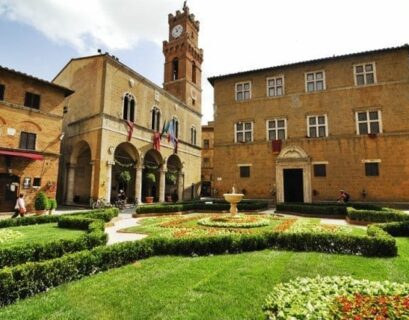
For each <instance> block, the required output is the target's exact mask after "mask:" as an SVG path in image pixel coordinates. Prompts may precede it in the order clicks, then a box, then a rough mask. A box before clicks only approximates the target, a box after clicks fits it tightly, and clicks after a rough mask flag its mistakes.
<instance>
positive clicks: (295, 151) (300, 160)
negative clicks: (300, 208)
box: [276, 146, 312, 202]
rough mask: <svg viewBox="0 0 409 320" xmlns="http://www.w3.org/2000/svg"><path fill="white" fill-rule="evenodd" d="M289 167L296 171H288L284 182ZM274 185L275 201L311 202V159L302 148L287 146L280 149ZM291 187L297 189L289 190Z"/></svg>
mask: <svg viewBox="0 0 409 320" xmlns="http://www.w3.org/2000/svg"><path fill="white" fill-rule="evenodd" d="M291 169H293V170H298V171H288V173H287V179H288V181H287V182H286V176H285V175H286V173H285V172H286V170H291ZM296 172H297V173H296ZM297 181H298V182H297ZM285 184H287V185H289V186H288V187H287V188H286V186H285ZM276 185H277V202H294V201H297V202H311V200H312V194H311V159H310V157H308V155H307V153H306V152H305V151H304V150H303V149H302V148H300V147H297V146H288V147H285V148H284V149H283V150H281V152H280V154H279V155H278V157H277V160H276ZM292 188H299V189H297V190H298V191H294V190H293V191H290V190H291V189H292ZM301 190H302V192H301ZM286 192H287V195H286ZM289 200H290V201H289Z"/></svg>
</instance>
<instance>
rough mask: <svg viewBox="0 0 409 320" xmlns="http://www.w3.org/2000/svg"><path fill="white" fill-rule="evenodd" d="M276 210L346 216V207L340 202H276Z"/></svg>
mask: <svg viewBox="0 0 409 320" xmlns="http://www.w3.org/2000/svg"><path fill="white" fill-rule="evenodd" d="M276 210H277V211H278V212H297V213H306V214H312V215H317V216H319V215H325V216H339V217H346V215H347V207H346V206H345V205H341V204H315V203H313V204H306V203H278V204H277V206H276Z"/></svg>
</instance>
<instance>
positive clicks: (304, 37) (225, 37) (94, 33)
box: [0, 0, 409, 119]
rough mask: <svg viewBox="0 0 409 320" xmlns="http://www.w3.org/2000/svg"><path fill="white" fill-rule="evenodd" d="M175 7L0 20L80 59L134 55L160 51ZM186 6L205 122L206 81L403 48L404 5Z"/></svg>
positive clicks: (118, 5) (97, 8) (56, 8)
mask: <svg viewBox="0 0 409 320" xmlns="http://www.w3.org/2000/svg"><path fill="white" fill-rule="evenodd" d="M182 4H183V3H182V1H181V0H149V1H143V0H70V1H62V0H35V1H31V0H30V1H27V0H0V15H3V16H7V17H8V18H9V19H13V20H16V21H19V22H22V23H25V24H28V25H30V26H33V27H34V28H36V29H37V30H39V31H40V32H42V33H43V34H45V35H46V36H47V37H48V38H50V39H51V40H53V41H55V42H58V43H68V44H70V45H71V46H72V47H74V48H76V50H77V51H78V52H79V53H80V54H88V53H90V52H92V53H94V52H95V48H98V47H104V48H107V49H108V50H118V49H135V48H136V47H137V44H138V41H140V40H150V41H154V42H155V43H156V44H157V45H158V47H157V50H161V42H162V40H165V38H166V37H167V15H168V13H172V12H175V11H176V10H177V9H181V7H182ZM188 6H189V7H190V8H191V12H193V13H195V15H196V17H197V18H198V19H199V20H200V22H201V31H200V45H201V47H202V48H203V49H204V56H205V62H204V65H203V88H204V91H203V112H204V114H205V119H210V118H211V115H212V103H213V102H212V100H213V97H212V95H213V92H212V88H211V86H210V85H209V84H208V83H207V80H206V78H207V77H208V76H213V75H219V74H225V73H231V72H240V71H244V70H249V69H254V68H262V67H268V66H273V65H280V64H283V63H291V62H297V61H303V60H308V59H314V58H321V57H326V56H331V55H333V54H343V53H352V52H357V51H365V50H371V49H376V48H384V47H388V46H397V45H402V44H403V43H405V42H409V39H408V36H407V30H409V19H408V13H409V1H407V0H389V1H386V0H359V1H357V0H343V1H339V0H332V1H328V0H310V1H305V0H285V1H278V0H252V1H248V0H206V1H204V0H189V1H188ZM146 58H147V59H146V61H147V62H146V63H147V64H148V63H149V57H148V56H147V57H146ZM125 63H126V62H125Z"/></svg>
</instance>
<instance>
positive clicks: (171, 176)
mask: <svg viewBox="0 0 409 320" xmlns="http://www.w3.org/2000/svg"><path fill="white" fill-rule="evenodd" d="M176 181H177V175H176V172H171V171H168V172H166V182H167V183H168V184H171V185H175V184H176Z"/></svg>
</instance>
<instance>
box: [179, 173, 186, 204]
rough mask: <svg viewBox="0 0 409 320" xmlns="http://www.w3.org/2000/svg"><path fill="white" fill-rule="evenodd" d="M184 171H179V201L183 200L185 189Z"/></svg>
mask: <svg viewBox="0 0 409 320" xmlns="http://www.w3.org/2000/svg"><path fill="white" fill-rule="evenodd" d="M184 182H185V179H184V173H183V172H182V171H179V172H178V199H179V201H183V190H184V186H183V184H184Z"/></svg>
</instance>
